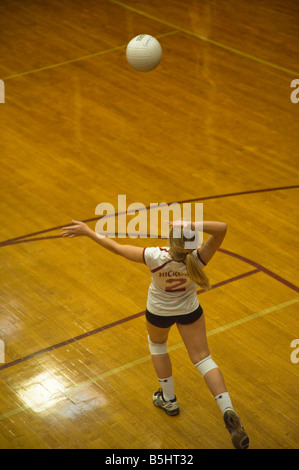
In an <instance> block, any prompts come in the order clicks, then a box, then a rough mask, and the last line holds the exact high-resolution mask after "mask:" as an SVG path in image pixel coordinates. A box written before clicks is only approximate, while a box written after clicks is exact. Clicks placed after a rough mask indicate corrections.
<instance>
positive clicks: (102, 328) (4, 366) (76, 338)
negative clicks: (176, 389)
mask: <svg viewBox="0 0 299 470" xmlns="http://www.w3.org/2000/svg"><path fill="white" fill-rule="evenodd" d="M258 272H259V270H258V269H253V270H252V271H248V272H246V273H243V274H239V275H238V276H234V277H232V278H230V279H226V280H225V281H221V282H218V283H216V284H214V285H213V286H212V289H217V287H221V286H224V285H226V284H229V283H231V282H235V281H237V280H239V279H243V278H244V277H248V276H251V275H252V274H256V273H258ZM203 292H205V290H204V289H201V290H199V291H198V292H197V294H202V293H203ZM144 314H145V311H143V312H139V313H135V314H134V315H130V316H128V317H125V318H121V319H120V320H117V321H115V322H113V323H108V324H107V325H104V326H100V327H98V328H95V329H94V330H91V331H87V332H86V333H82V334H81V335H78V336H74V337H73V338H69V339H67V340H65V341H61V342H60V343H57V344H53V345H52V346H48V347H47V348H44V349H41V350H40V351H35V352H34V353H31V354H28V355H27V356H24V357H20V358H19V359H15V360H14V361H11V362H7V363H6V364H2V365H1V366H0V370H3V369H7V368H8V367H12V366H15V365H17V364H21V363H22V362H25V361H28V360H29V359H33V358H34V357H37V356H40V355H41V354H45V353H48V352H50V351H54V350H55V349H58V348H62V347H63V346H67V345H68V344H72V343H75V342H76V341H80V340H81V339H84V338H88V337H89V336H92V335H95V334H97V333H100V332H101V331H105V330H109V329H110V328H113V327H114V326H117V325H121V324H122V323H127V322H128V321H131V320H134V319H135V318H138V317H141V316H142V315H144Z"/></svg>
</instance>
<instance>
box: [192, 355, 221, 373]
mask: <svg viewBox="0 0 299 470" xmlns="http://www.w3.org/2000/svg"><path fill="white" fill-rule="evenodd" d="M194 365H195V367H196V369H197V370H198V372H200V373H201V375H205V374H206V373H207V372H210V370H212V369H217V368H218V366H217V364H216V362H214V361H213V359H212V358H211V356H208V357H205V358H204V359H203V360H202V361H199V362H198V363H197V364H194Z"/></svg>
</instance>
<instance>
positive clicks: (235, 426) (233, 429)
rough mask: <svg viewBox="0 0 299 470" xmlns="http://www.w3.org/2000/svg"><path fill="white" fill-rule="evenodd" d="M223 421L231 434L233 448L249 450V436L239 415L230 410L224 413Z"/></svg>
mask: <svg viewBox="0 0 299 470" xmlns="http://www.w3.org/2000/svg"><path fill="white" fill-rule="evenodd" d="M223 419H224V423H225V426H226V429H227V430H228V432H229V433H230V437H231V440H232V443H233V446H234V447H235V448H236V449H247V448H248V446H249V437H248V436H247V434H246V432H245V429H244V428H243V426H242V424H241V421H240V418H239V416H238V415H237V413H236V412H235V411H233V410H231V409H228V410H226V411H225V412H224V415H223Z"/></svg>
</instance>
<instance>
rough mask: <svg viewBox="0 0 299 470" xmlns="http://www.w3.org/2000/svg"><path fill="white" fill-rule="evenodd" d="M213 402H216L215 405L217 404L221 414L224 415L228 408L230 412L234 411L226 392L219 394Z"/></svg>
mask: <svg viewBox="0 0 299 470" xmlns="http://www.w3.org/2000/svg"><path fill="white" fill-rule="evenodd" d="M215 400H216V401H217V404H218V406H219V408H220V410H221V412H222V414H224V412H225V411H226V410H227V409H228V408H229V409H230V410H233V409H234V408H233V405H232V402H231V399H230V396H229V393H228V392H224V393H220V395H217V396H216V397H215Z"/></svg>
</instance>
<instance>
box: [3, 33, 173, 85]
mask: <svg viewBox="0 0 299 470" xmlns="http://www.w3.org/2000/svg"><path fill="white" fill-rule="evenodd" d="M179 32H180V31H170V32H168V33H163V34H157V36H156V37H157V38H158V39H159V38H163V37H166V36H171V35H172V34H176V33H179ZM126 47H127V44H123V45H122V46H116V47H111V48H110V49H105V50H104V51H98V52H94V53H93V54H88V55H85V56H82V57H77V58H76V59H70V60H65V61H63V62H58V63H57V64H51V65H45V66H44V67H39V68H36V69H32V70H28V71H26V72H20V73H16V74H14V75H9V76H8V77H3V78H2V80H4V81H7V80H11V79H12V78H18V77H23V76H25V75H30V74H32V73H38V72H44V71H45V70H50V69H54V68H57V67H61V66H63V65H68V64H73V63H75V62H80V61H81V60H87V59H93V58H94V57H99V56H101V55H104V54H108V53H109V52H115V51H118V50H120V49H125V48H126Z"/></svg>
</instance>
